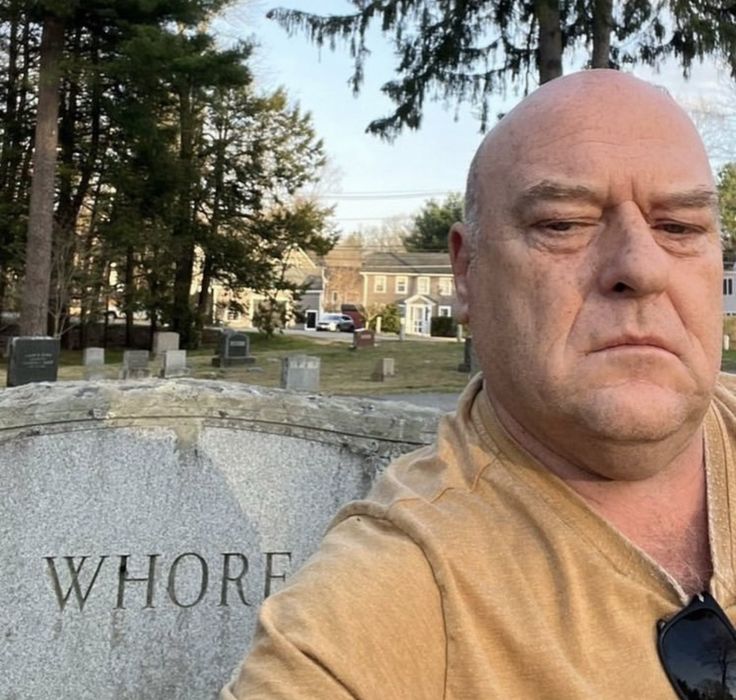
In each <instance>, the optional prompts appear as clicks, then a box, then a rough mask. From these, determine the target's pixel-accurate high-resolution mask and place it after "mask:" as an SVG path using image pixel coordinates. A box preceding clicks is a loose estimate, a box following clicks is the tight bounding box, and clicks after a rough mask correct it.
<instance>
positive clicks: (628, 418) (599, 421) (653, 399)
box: [575, 379, 708, 444]
mask: <svg viewBox="0 0 736 700" xmlns="http://www.w3.org/2000/svg"><path fill="white" fill-rule="evenodd" d="M707 406H708V397H707V394H705V393H703V394H702V395H701V394H698V393H693V391H692V388H690V391H689V392H688V391H683V390H678V389H677V388H672V387H668V386H662V385H660V384H656V383H653V382H649V381H645V380H640V379H639V380H636V381H625V382H621V383H619V384H616V385H613V386H604V387H600V388H598V389H594V388H589V389H588V390H587V391H586V392H585V397H584V399H583V400H582V402H581V403H579V404H578V405H577V407H576V410H575V414H576V415H575V419H576V420H577V421H579V424H581V425H582V426H584V428H585V429H587V431H588V432H589V433H590V434H592V435H591V436H595V437H598V439H601V440H604V441H606V442H610V443H618V444H631V443H651V442H658V441H661V440H666V439H667V438H669V437H671V436H672V435H674V434H675V433H677V432H678V431H680V430H682V429H683V428H684V427H686V426H687V425H688V424H691V423H692V425H693V427H695V426H697V425H698V424H699V423H700V421H701V420H702V417H703V415H704V413H705V411H706V409H707Z"/></svg>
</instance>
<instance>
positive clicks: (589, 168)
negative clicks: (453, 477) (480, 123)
mask: <svg viewBox="0 0 736 700" xmlns="http://www.w3.org/2000/svg"><path fill="white" fill-rule="evenodd" d="M663 99H665V98H664V96H663ZM611 101H612V103H611V104H606V103H605V102H604V103H603V104H598V105H593V106H589V107H587V108H585V107H583V108H581V112H579V113H574V112H571V111H570V109H569V108H568V107H564V108H561V109H559V110H557V113H555V112H554V110H553V113H552V114H551V115H550V114H549V113H548V114H547V115H542V116H541V117H540V114H535V113H534V110H532V111H531V115H526V116H524V115H522V117H521V119H520V121H521V122H522V123H521V125H519V126H518V128H517V127H514V128H512V129H511V130H510V133H509V134H508V135H506V136H505V137H504V140H505V143H503V144H499V146H498V148H496V149H492V150H494V155H493V158H494V159H497V158H501V159H502V161H503V163H505V164H506V166H507V167H505V168H502V169H501V170H499V167H498V165H497V164H494V165H493V166H492V168H489V169H488V171H487V172H484V170H483V161H481V164H480V168H481V178H482V182H483V188H484V197H483V201H484V206H483V210H482V212H481V217H480V219H481V226H480V228H481V230H480V232H479V239H478V242H477V256H476V258H475V259H474V261H473V262H472V263H471V265H470V268H469V271H468V277H467V303H468V309H469V313H470V319H471V327H472V332H473V340H474V343H475V344H476V347H477V351H478V354H479V357H480V358H481V366H482V367H483V370H484V373H485V376H486V379H487V384H488V387H489V388H488V391H489V393H490V394H491V396H492V398H493V399H494V400H495V401H496V402H497V403H500V404H501V406H503V408H504V409H505V410H506V411H508V412H509V413H510V414H511V416H512V417H513V418H514V419H515V420H516V421H517V422H518V423H519V424H521V425H522V426H523V427H524V428H525V429H526V430H527V431H528V432H529V433H531V434H532V435H534V437H535V438H537V439H538V440H541V441H542V442H543V443H544V444H547V445H549V446H551V447H552V448H553V449H555V450H556V451H557V452H559V453H560V454H562V455H563V456H566V452H569V449H568V448H569V446H570V443H571V441H574V440H575V439H577V438H579V437H583V438H585V439H588V440H592V441H595V440H601V441H608V442H614V443H616V442H618V443H637V442H638V443H646V442H648V441H656V440H662V439H665V438H667V437H669V436H670V435H672V434H674V433H675V432H676V431H678V430H680V429H682V428H683V427H684V426H688V425H693V426H694V425H696V424H699V422H700V420H701V419H702V416H703V413H704V411H705V409H706V407H707V404H708V401H709V399H710V395H711V392H712V389H713V384H714V381H715V376H716V374H717V371H718V368H719V365H720V335H721V279H722V263H721V249H720V241H719V232H718V223H717V222H718V218H717V211H716V202H715V199H714V196H713V183H712V178H711V175H710V170H709V167H708V164H707V161H706V160H705V158H704V156H703V155H702V149H700V147H699V145H698V142H697V140H696V137H695V135H694V133H693V132H691V131H690V127H689V125H687V124H686V123H685V122H684V120H683V116H682V115H681V114H679V113H677V112H676V111H675V107H674V105H673V106H672V108H671V110H670V112H667V111H664V110H662V109H658V108H655V107H652V108H643V109H642V112H643V114H642V115H641V116H640V117H638V118H637V117H631V112H629V111H627V110H629V109H635V108H636V107H637V106H638V105H637V103H636V101H635V100H634V104H633V105H632V104H628V105H627V104H626V103H625V102H626V100H625V98H623V97H621V96H618V97H615V96H611ZM613 103H616V104H613ZM540 109H544V108H543V107H540ZM537 112H539V110H537ZM655 117H656V118H655ZM525 119H526V122H527V123H526V124H525V123H524V120H525ZM504 149H505V150H504ZM461 286H462V285H461ZM573 452H574V448H573ZM567 456H568V457H569V456H570V455H567Z"/></svg>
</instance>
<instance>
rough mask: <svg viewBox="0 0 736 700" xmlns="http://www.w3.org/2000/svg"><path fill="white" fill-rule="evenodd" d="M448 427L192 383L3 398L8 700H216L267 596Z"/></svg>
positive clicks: (73, 388) (371, 409)
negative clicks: (395, 465) (351, 510)
mask: <svg viewBox="0 0 736 700" xmlns="http://www.w3.org/2000/svg"><path fill="white" fill-rule="evenodd" d="M439 416H440V414H439V412H438V411H436V410H434V409H429V408H418V407H414V406H410V405H408V404H392V403H391V402H383V401H382V402H380V403H378V402H376V401H370V400H366V399H356V398H350V399H335V398H324V397H319V396H301V395H298V394H291V393H287V392H283V391H279V390H276V389H272V390H267V389H264V388H262V387H249V386H247V385H244V384H236V383H230V382H210V381H202V380H193V379H173V380H168V381H163V380H157V379H153V380H147V381H144V382H126V383H122V382H100V383H94V382H64V383H58V384H54V385H52V386H35V385H29V386H22V387H18V388H15V389H8V390H5V391H3V392H0V471H1V473H2V474H3V478H2V479H1V480H0V504H2V505H1V506H0V507H1V508H2V511H1V514H2V517H0V541H2V547H0V611H2V612H1V613H0V614H2V620H3V624H2V634H0V659H2V669H3V672H2V673H1V674H0V698H3V699H5V698H18V700H21V699H25V698H34V699H35V700H52V699H53V700H72V699H73V700H88V699H89V700H91V699H94V700H153V699H154V698H155V699H156V700H161V699H176V700H179V699H184V698H186V700H213V699H214V698H215V697H216V694H217V691H218V690H219V688H220V687H222V686H223V685H224V684H225V682H226V681H227V679H228V678H229V677H230V675H231V673H232V672H233V670H234V669H235V667H236V665H237V664H238V663H239V661H240V660H241V659H242V658H243V656H244V654H245V652H246V649H247V647H248V644H249V641H250V637H251V634H252V632H253V629H254V626H255V621H256V615H257V610H258V606H259V604H260V603H261V601H262V600H263V598H264V596H266V595H268V594H270V593H272V592H275V591H277V590H278V589H279V588H280V587H281V586H282V585H283V583H284V581H285V580H288V579H289V577H290V576H291V575H292V574H293V573H294V572H295V571H296V569H297V568H299V566H300V565H301V564H302V563H303V562H304V560H305V558H306V557H307V556H308V555H309V553H311V552H312V551H313V550H314V549H315V547H316V545H317V543H318V542H319V540H320V538H321V536H322V534H323V532H324V530H325V528H326V527H327V524H328V523H329V521H330V520H331V518H332V516H333V515H334V513H335V512H336V511H337V509H338V507H339V506H340V505H341V504H342V503H344V502H346V501H348V500H351V499H354V498H357V497H362V496H363V495H364V494H365V493H366V491H367V489H368V488H369V487H370V484H371V481H372V479H373V477H374V476H375V474H376V473H377V472H378V471H379V470H380V469H382V468H383V466H384V465H385V464H386V463H387V462H388V461H389V460H390V459H391V458H392V457H394V456H397V455H398V454H399V453H401V452H405V451H407V450H410V449H413V448H415V447H418V446H421V445H423V444H426V443H428V442H430V441H431V440H432V439H433V437H434V434H435V431H436V424H437V420H438V418H439Z"/></svg>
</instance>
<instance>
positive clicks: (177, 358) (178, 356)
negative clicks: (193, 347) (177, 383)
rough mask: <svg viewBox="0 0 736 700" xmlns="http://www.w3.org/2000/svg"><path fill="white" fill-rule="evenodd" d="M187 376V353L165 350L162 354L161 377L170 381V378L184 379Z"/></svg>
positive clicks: (184, 351)
mask: <svg viewBox="0 0 736 700" xmlns="http://www.w3.org/2000/svg"><path fill="white" fill-rule="evenodd" d="M188 374H189V368H188V367H187V351H186V350H165V351H164V353H163V366H162V367H161V376H162V377H163V378H164V379H171V378H172V377H186V376H187V375H188Z"/></svg>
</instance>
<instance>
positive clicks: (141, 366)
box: [120, 350, 151, 379]
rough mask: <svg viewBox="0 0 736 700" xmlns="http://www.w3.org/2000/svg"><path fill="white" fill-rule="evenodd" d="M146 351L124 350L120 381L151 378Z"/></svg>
mask: <svg viewBox="0 0 736 700" xmlns="http://www.w3.org/2000/svg"><path fill="white" fill-rule="evenodd" d="M148 362H149V355H148V350H125V351H124V352H123V367H122V369H121V370H120V379H145V378H146V377H150V376H151V370H150V368H149V366H148Z"/></svg>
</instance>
